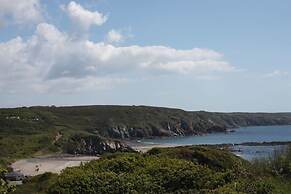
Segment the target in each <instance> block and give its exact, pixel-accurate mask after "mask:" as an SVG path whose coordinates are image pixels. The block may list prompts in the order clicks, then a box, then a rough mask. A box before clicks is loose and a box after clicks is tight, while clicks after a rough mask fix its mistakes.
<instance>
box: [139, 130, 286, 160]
mask: <svg viewBox="0 0 291 194" xmlns="http://www.w3.org/2000/svg"><path fill="white" fill-rule="evenodd" d="M273 141H281V142H282V141H291V126H290V125H289V126H260V127H241V128H238V129H235V131H234V132H231V133H212V134H207V135H203V136H188V137H170V138H162V139H144V140H142V143H145V144H170V145H171V144H172V145H173V144H174V145H199V144H224V143H227V144H237V143H245V142H273ZM283 147H284V146H278V145H277V146H234V149H235V150H239V151H236V152H234V153H235V154H237V155H240V156H241V157H243V158H245V159H248V160H251V159H253V158H260V157H266V156H269V155H270V154H272V153H273V152H274V150H278V149H281V148H283Z"/></svg>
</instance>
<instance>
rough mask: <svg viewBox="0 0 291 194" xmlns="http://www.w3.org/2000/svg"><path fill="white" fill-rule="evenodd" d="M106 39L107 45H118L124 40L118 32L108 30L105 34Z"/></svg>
mask: <svg viewBox="0 0 291 194" xmlns="http://www.w3.org/2000/svg"><path fill="white" fill-rule="evenodd" d="M106 39H107V41H108V42H109V43H119V42H122V41H123V40H124V39H125V37H124V36H123V34H121V32H119V31H116V30H110V31H109V32H108V33H107V36H106Z"/></svg>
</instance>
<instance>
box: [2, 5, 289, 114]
mask: <svg viewBox="0 0 291 194" xmlns="http://www.w3.org/2000/svg"><path fill="white" fill-rule="evenodd" d="M290 9H291V1H290V0H280V1H275V0H257V1H253V0H244V1H239V0H219V1H213V0H183V1H181V0H147V1H143V0H141V1H136V0H122V1H119V0H75V1H70V0H68V1H67V0H54V1H52V0H25V1H24V0H0V107H21V106H35V105H44V106H45V105H57V106H67V105H91V104H116V105H151V106H163V107H175V108H181V109H185V110H206V111H220V112H237V111H239V112H291V103H290V99H291V39H290V35H291V11H290Z"/></svg>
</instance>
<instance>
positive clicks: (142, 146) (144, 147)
mask: <svg viewBox="0 0 291 194" xmlns="http://www.w3.org/2000/svg"><path fill="white" fill-rule="evenodd" d="M127 143H128V145H129V146H130V147H131V148H132V149H134V150H136V151H138V152H142V153H145V152H147V151H149V150H151V149H152V148H155V147H157V148H171V147H184V146H207V147H215V148H228V149H230V147H234V146H278V145H291V141H271V142H243V143H234V144H231V143H222V144H163V143H152V144H149V143H143V142H137V141H136V142H133V141H130V142H127Z"/></svg>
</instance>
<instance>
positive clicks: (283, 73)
mask: <svg viewBox="0 0 291 194" xmlns="http://www.w3.org/2000/svg"><path fill="white" fill-rule="evenodd" d="M288 75H289V72H287V71H281V70H274V71H272V72H271V73H267V74H265V75H264V77H266V78H274V77H286V76H288Z"/></svg>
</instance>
